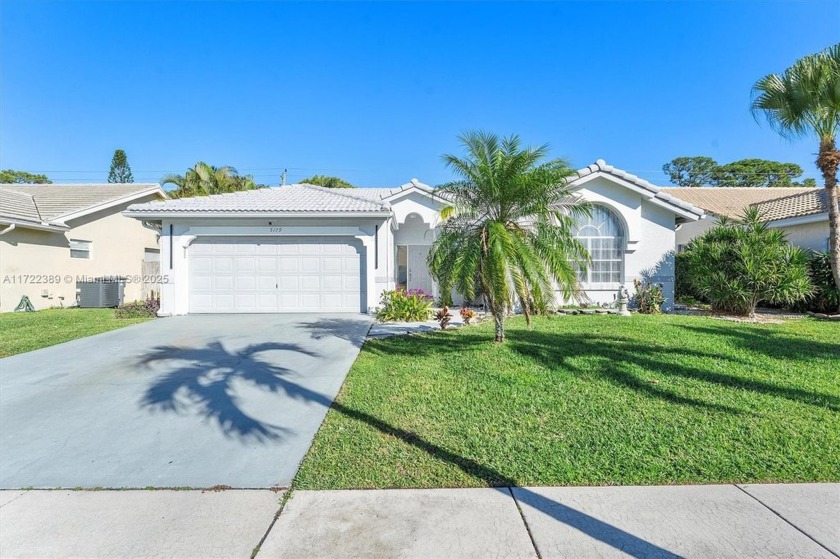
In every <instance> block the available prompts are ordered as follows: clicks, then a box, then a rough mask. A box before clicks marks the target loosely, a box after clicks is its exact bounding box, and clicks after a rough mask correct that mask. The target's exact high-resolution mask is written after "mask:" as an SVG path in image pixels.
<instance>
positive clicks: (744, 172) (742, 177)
mask: <svg viewBox="0 0 840 559" xmlns="http://www.w3.org/2000/svg"><path fill="white" fill-rule="evenodd" d="M801 175H802V167H800V166H799V165H797V164H796V163H780V162H778V161H768V160H766V159H741V160H740V161H733V162H732V163H727V164H726V165H718V166H717V167H715V169H714V170H713V171H712V177H711V180H710V181H709V183H710V184H711V185H712V186H759V187H761V186H767V187H776V186H783V187H784V186H794V185H795V183H794V181H793V180H794V179H796V178H798V177H799V176H801Z"/></svg>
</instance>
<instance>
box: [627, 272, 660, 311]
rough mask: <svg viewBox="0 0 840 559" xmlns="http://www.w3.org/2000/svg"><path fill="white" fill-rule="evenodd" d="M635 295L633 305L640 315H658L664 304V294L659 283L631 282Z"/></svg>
mask: <svg viewBox="0 0 840 559" xmlns="http://www.w3.org/2000/svg"><path fill="white" fill-rule="evenodd" d="M633 285H634V286H635V287H636V293H634V294H633V304H634V305H635V306H636V308H637V309H638V310H639V312H640V313H642V314H659V313H661V312H662V304H663V303H665V293H664V292H663V291H662V284H661V283H650V282H641V281H639V280H633Z"/></svg>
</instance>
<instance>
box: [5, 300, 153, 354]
mask: <svg viewBox="0 0 840 559" xmlns="http://www.w3.org/2000/svg"><path fill="white" fill-rule="evenodd" d="M146 320H149V319H148V318H125V319H122V318H119V319H118V318H114V309H76V308H72V309H47V310H43V311H37V312H28V313H12V312H8V313H3V314H0V357H7V356H9V355H14V354H16V353H24V352H26V351H32V350H33V349H40V348H42V347H47V346H51V345H55V344H60V343H62V342H67V341H70V340H75V339H76V338H84V337H85V336H92V335H93V334H100V333H102V332H107V331H108V330H115V329H117V328H122V327H123V326H129V325H131V324H138V323H140V322H145V321H146Z"/></svg>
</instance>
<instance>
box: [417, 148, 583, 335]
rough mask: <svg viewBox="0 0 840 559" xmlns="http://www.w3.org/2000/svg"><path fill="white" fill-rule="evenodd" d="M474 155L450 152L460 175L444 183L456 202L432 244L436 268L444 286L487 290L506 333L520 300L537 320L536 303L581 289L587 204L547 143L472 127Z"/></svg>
mask: <svg viewBox="0 0 840 559" xmlns="http://www.w3.org/2000/svg"><path fill="white" fill-rule="evenodd" d="M459 139H460V140H461V142H462V143H463V145H464V148H465V151H466V157H465V158H460V157H457V156H454V155H444V156H443V160H444V162H445V163H446V165H447V166H448V167H449V168H450V169H451V170H452V171H453V172H454V173H455V174H456V175H457V176H458V179H457V180H455V181H453V182H450V183H448V184H445V185H443V186H441V187H439V188H438V189H437V193H438V194H439V195H440V196H441V197H442V198H443V199H444V200H446V201H448V202H449V203H450V205H449V206H448V207H447V208H445V209H444V210H443V211H442V212H441V216H442V217H443V218H444V222H443V224H442V226H441V230H440V233H439V234H438V236H437V238H436V239H435V241H434V243H433V244H432V246H431V249H430V251H429V260H428V264H429V269H430V270H431V272H432V275H433V276H434V278H435V280H437V282H438V284H439V285H440V287H441V291H442V292H443V293H448V292H449V291H450V290H451V289H453V288H454V289H456V290H457V291H458V292H459V293H460V294H461V295H463V296H464V297H465V298H467V299H468V300H475V298H476V293H479V292H480V293H483V294H484V297H485V299H486V301H487V307H488V310H489V311H490V313H491V314H492V315H493V319H494V322H495V325H496V341H497V342H502V341H504V339H505V330H504V319H505V316H506V315H507V314H508V312H509V311H510V310H511V309H512V308H513V306H514V304H515V303H517V302H518V303H519V305H520V306H521V308H522V311H523V313H524V314H525V317H526V319H527V321H528V324H529V325H530V322H531V314H532V313H533V312H534V310H535V309H541V308H545V307H547V306H548V305H549V304H551V303H552V302H553V300H554V296H555V295H554V293H555V289H558V290H559V291H560V292H562V293H563V295H564V297H565V298H570V297H572V296H574V295H575V293H576V292H577V288H578V280H577V272H578V270H580V269H584V268H585V267H586V265H587V263H588V262H589V255H588V254H587V252H586V249H585V248H584V246H583V245H582V244H581V243H580V242H578V241H577V240H576V239H575V238H574V234H573V232H572V231H573V226H574V223H575V218H576V217H578V216H580V215H582V214H585V213H586V212H587V211H588V209H587V206H586V205H585V204H584V203H583V202H581V201H579V200H577V199H575V198H574V197H573V196H572V193H571V190H570V188H569V187H568V184H567V178H568V177H569V176H570V175H571V174H572V172H573V171H572V169H571V168H570V167H569V166H568V164H566V162H565V161H563V160H560V159H553V160H550V161H545V162H543V159H544V158H545V157H546V155H547V152H548V147H547V146H540V147H536V148H530V147H529V148H523V147H522V145H521V142H520V140H519V138H518V137H517V136H510V137H508V138H504V139H500V138H499V137H497V136H496V135H493V134H488V133H483V132H470V133H466V134H464V135H462V136H461V137H460V138H459Z"/></svg>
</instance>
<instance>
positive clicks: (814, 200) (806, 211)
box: [754, 188, 828, 221]
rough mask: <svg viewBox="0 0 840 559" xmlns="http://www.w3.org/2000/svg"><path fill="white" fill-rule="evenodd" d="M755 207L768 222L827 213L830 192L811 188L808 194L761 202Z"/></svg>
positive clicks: (803, 193)
mask: <svg viewBox="0 0 840 559" xmlns="http://www.w3.org/2000/svg"><path fill="white" fill-rule="evenodd" d="M754 206H755V207H756V208H758V211H759V212H761V215H762V217H763V219H764V220H766V221H776V220H779V219H787V218H789V217H803V216H806V215H815V214H821V213H827V212H828V191H827V190H826V189H825V188H811V189H809V191H808V192H802V193H799V194H793V195H791V196H785V197H784V198H777V199H776V200H770V201H767V202H761V203H758V204H754Z"/></svg>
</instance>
